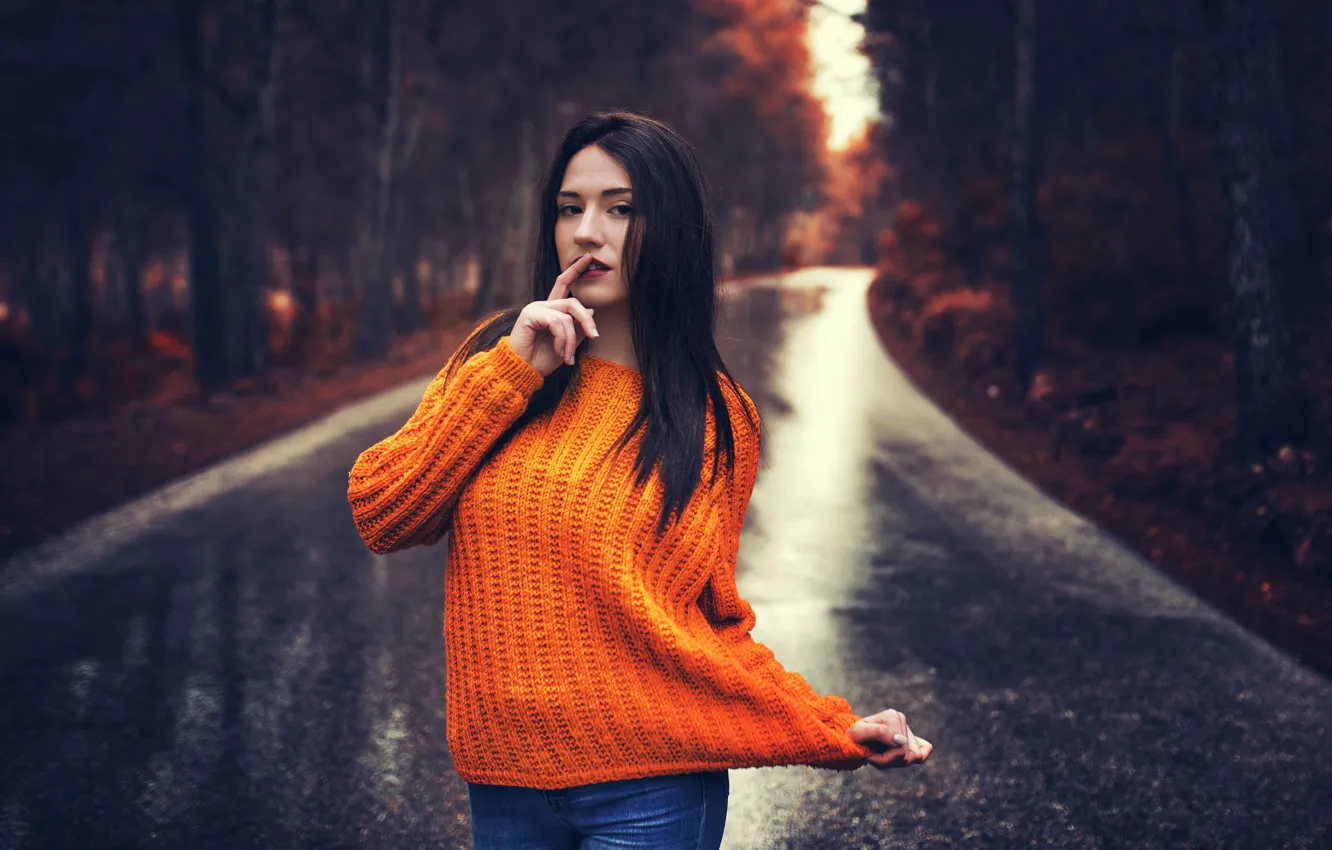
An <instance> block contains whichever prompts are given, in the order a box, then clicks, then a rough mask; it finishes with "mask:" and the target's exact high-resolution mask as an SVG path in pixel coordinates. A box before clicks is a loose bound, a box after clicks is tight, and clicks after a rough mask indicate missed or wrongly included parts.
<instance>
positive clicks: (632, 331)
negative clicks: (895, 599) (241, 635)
mask: <svg viewBox="0 0 1332 850" xmlns="http://www.w3.org/2000/svg"><path fill="white" fill-rule="evenodd" d="M705 198H706V194H705V188H704V181H703V177H702V174H701V172H700V170H699V167H698V164H697V161H696V159H695V156H694V153H693V151H692V149H691V148H690V146H689V145H688V144H687V143H686V142H685V141H684V140H683V139H681V138H680V137H679V136H678V135H677V134H675V133H674V132H673V131H672V130H670V129H669V128H667V127H666V126H665V125H663V124H660V123H658V122H656V121H653V120H651V119H648V118H645V117H643V116H639V115H634V114H632V113H622V112H620V113H598V114H595V115H592V116H590V117H588V118H587V119H585V120H583V121H581V122H579V123H578V124H577V125H575V126H574V127H573V128H572V129H571V130H570V131H569V133H568V134H567V135H566V137H565V139H564V141H563V143H562V145H561V146H560V149H559V150H558V152H557V153H556V155H555V158H554V161H553V162H552V163H551V166H550V169H549V171H548V172H547V175H546V181H545V186H544V188H543V190H542V192H541V210H540V217H541V222H540V227H539V233H538V244H537V246H536V251H535V256H534V263H533V267H534V274H533V280H532V301H531V303H528V304H526V305H525V306H522V307H516V308H513V309H510V310H505V311H503V312H500V313H497V314H495V315H493V316H491V317H489V318H488V319H487V320H486V321H484V322H483V323H482V324H481V325H480V326H479V327H478V328H477V329H476V330H475V331H473V332H472V334H471V335H470V336H469V337H468V338H467V340H466V341H465V342H464V343H463V345H462V346H461V347H460V348H459V349H458V351H457V352H456V353H455V354H454V355H453V356H452V357H451V358H450V359H449V361H448V363H447V364H445V366H444V368H443V369H441V371H440V373H439V375H438V376H437V377H436V378H435V380H434V381H433V382H432V383H431V384H430V386H429V387H428V388H427V389H426V392H425V396H424V398H423V399H422V400H421V403H420V406H419V407H418V408H417V410H416V412H415V413H414V414H413V415H412V417H411V418H410V419H409V420H408V421H407V423H406V424H405V425H403V427H402V428H401V429H399V430H398V432H397V433H395V434H393V435H392V436H390V437H388V438H386V439H384V440H382V441H380V442H379V443H376V444H375V445H374V446H371V447H370V448H369V449H367V450H366V451H365V452H363V453H362V454H361V455H360V457H359V458H358V459H357V461H356V464H355V466H354V467H353V468H352V470H351V474H350V478H349V485H348V500H349V502H350V503H351V507H352V513H353V517H354V519H355V522H356V526H357V529H358V530H359V531H360V534H361V536H362V539H363V540H364V541H365V543H366V545H367V546H369V548H370V549H372V550H373V551H375V552H380V553H384V552H391V551H395V550H398V549H403V548H406V547H409V546H415V545H422V544H431V543H435V542H437V541H438V540H440V539H441V538H442V537H443V536H444V534H445V532H447V531H451V532H452V533H451V534H450V536H449V547H448V566H447V569H446V571H445V610H444V637H445V653H446V656H447V667H448V670H447V703H448V704H447V735H448V743H449V748H450V751H451V753H452V755H453V759H454V765H455V768H456V769H457V771H458V774H459V775H460V776H461V777H462V778H463V779H464V780H466V781H467V783H468V794H469V804H470V807H471V815H472V829H473V840H474V842H475V846H476V847H477V848H478V850H489V848H517V847H522V848H552V850H554V849H555V848H561V849H562V848H568V850H575V848H602V847H645V848H646V847H651V848H660V850H671V849H672V848H690V850H694V848H717V847H718V846H719V845H720V843H721V836H722V830H723V827H724V825H725V820H726V809H727V796H728V793H729V777H728V773H727V771H728V770H729V769H730V768H743V767H759V766H766V765H786V764H807V765H813V766H816V767H825V768H830V769H838V770H850V769H855V768H857V767H860V766H862V765H864V764H870V765H872V766H874V767H877V768H887V767H900V766H907V765H911V764H918V763H920V762H923V761H924V760H925V759H926V758H927V757H928V756H929V754H930V751H931V749H932V747H931V745H930V744H929V742H927V741H925V740H924V739H923V738H918V737H916V736H915V735H914V734H912V732H911V730H910V728H908V726H907V723H906V718H905V717H904V716H903V715H902V714H901V713H900V712H897V711H893V710H888V711H884V712H880V713H878V714H876V715H874V716H872V717H861V716H860V715H857V714H855V713H853V712H852V711H851V707H850V705H849V704H848V703H847V701H846V700H845V699H843V698H841V697H839V696H832V695H830V696H823V695H820V694H818V693H817V692H815V691H814V690H813V689H812V688H811V687H810V686H809V684H808V683H807V682H806V681H805V679H804V678H803V677H801V676H800V675H799V674H798V673H794V672H790V671H787V670H786V669H784V668H783V667H782V665H781V664H780V663H779V662H778V661H777V659H776V658H774V656H773V653H772V652H771V650H769V649H768V648H766V647H764V646H763V645H762V644H759V643H757V642H755V641H754V640H753V638H752V637H751V636H750V630H751V629H752V628H753V626H754V621H755V618H754V611H753V609H752V608H751V607H750V605H749V604H748V603H747V602H746V601H745V600H744V599H742V598H741V597H740V595H739V593H738V592H737V590H736V584H735V566H736V553H737V550H738V547H739V542H740V530H741V526H742V524H743V521H744V516H745V511H746V509H747V506H748V503H749V497H750V494H751V492H752V490H753V487H754V481H755V479H756V477H757V475H758V469H759V451H760V433H761V432H760V421H759V414H758V410H757V408H756V407H755V406H754V403H753V401H752V400H751V399H750V397H749V396H748V394H746V393H745V392H744V390H743V389H742V388H741V387H740V386H739V384H738V383H736V382H735V381H734V380H733V379H732V378H731V376H730V373H729V372H728V371H727V370H726V367H725V365H724V364H723V363H722V359H721V357H720V355H719V353H718V351H717V347H716V342H715V339H714V332H715V327H716V306H717V289H716V281H715V280H714V278H713V241H712V226H711V216H710V213H709V211H708V208H707V204H706V201H705Z"/></svg>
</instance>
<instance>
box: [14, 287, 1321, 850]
mask: <svg viewBox="0 0 1332 850" xmlns="http://www.w3.org/2000/svg"><path fill="white" fill-rule="evenodd" d="M867 284H868V273H867V272H862V271H853V270H809V271H805V272H802V273H799V274H797V275H793V276H790V277H787V278H784V279H781V280H779V281H774V282H773V284H772V285H764V286H758V287H755V288H747V289H745V290H743V291H741V292H738V293H736V294H735V295H734V296H733V297H732V298H730V299H729V300H728V305H727V308H726V314H727V318H726V321H725V322H724V324H723V329H722V336H723V337H725V341H724V343H723V347H724V351H725V353H726V355H727V360H728V364H729V365H730V366H731V367H732V369H733V371H734V372H735V373H736V375H737V376H738V377H739V378H740V380H741V382H742V383H743V384H744V385H745V386H746V388H748V389H749V390H750V391H751V393H752V394H753V395H754V396H755V398H756V400H757V401H758V402H759V405H760V407H761V408H762V410H763V413H764V416H765V419H766V422H767V425H768V428H769V443H768V451H769V454H768V461H767V464H768V465H767V466H766V468H765V469H764V470H763V471H762V473H761V474H760V476H759V480H758V485H757V488H756V490H755V494H754V499H753V502H752V503H751V508H750V515H749V523H748V525H747V529H746V536H745V538H744V541H743V543H742V546H741V561H742V562H741V565H740V578H739V581H740V588H741V591H742V592H743V593H744V594H745V596H746V597H747V598H748V599H749V600H750V601H751V602H752V603H753V604H754V607H755V609H756V611H757V613H758V625H757V627H756V628H755V636H756V637H757V638H758V639H759V640H761V641H763V642H764V643H766V644H767V645H768V646H770V647H771V648H772V649H773V650H774V651H775V652H776V654H777V657H778V658H779V659H781V660H782V661H783V663H785V664H786V666H787V667H788V668H790V669H794V670H798V671H800V672H801V673H802V674H804V675H805V677H806V678H807V679H808V680H809V681H810V682H811V683H812V684H813V685H814V686H815V687H816V688H818V689H819V690H821V691H824V692H829V691H832V692H837V693H840V694H842V695H844V696H846V697H847V698H848V699H849V700H850V701H851V703H852V705H853V706H854V707H855V708H856V710H857V711H859V712H860V713H862V714H870V713H873V712H875V711H878V710H880V709H883V708H889V707H894V708H898V709H901V710H903V711H905V712H906V714H907V716H908V718H909V719H910V721H911V723H912V726H913V728H915V729H917V730H918V731H920V733H921V734H923V735H925V736H926V737H928V738H930V739H931V740H932V741H933V742H934V744H935V754H934V757H933V758H932V759H931V761H930V762H929V764H927V765H926V766H924V767H922V768H917V769H913V770H908V771H889V772H883V773H880V772H876V771H874V770H872V769H870V768H865V769H862V770H859V771H856V772H854V773H834V772H830V771H819V770H814V769H812V768H806V767H784V768H764V769H759V770H743V771H732V772H731V782H732V785H731V800H730V817H729V819H728V824H727V830H726V841H725V844H724V846H725V847H726V848H730V849H731V850H740V848H754V850H759V848H786V847H790V848H862V847H863V848H878V847H903V848H911V847H951V846H985V847H1181V848H1182V847H1197V848H1215V847H1242V848H1249V847H1252V848H1266V847H1309V848H1315V847H1329V846H1332V740H1330V739H1329V735H1328V732H1327V728H1328V721H1329V720H1332V687H1329V684H1328V683H1327V682H1326V681H1325V680H1323V679H1321V678H1319V677H1317V676H1314V675H1313V674H1311V673H1308V672H1307V671H1305V670H1304V669H1303V668H1300V667H1298V666H1296V665H1294V664H1292V663H1291V662H1290V661H1288V660H1287V659H1286V658H1285V657H1284V656H1282V655H1281V654H1279V653H1278V652H1276V651H1275V650H1272V649H1271V648H1269V647H1267V646H1266V645H1265V644H1263V643H1261V642H1259V641H1257V640H1256V639H1254V638H1252V637H1251V636H1249V635H1247V634H1246V633H1244V632H1242V631H1241V630H1240V629H1239V628H1238V627H1236V626H1234V625H1232V624H1231V623H1229V622H1228V621H1226V620H1224V619H1223V618H1221V617H1219V616H1218V615H1216V614H1215V613H1214V612H1212V611H1211V610H1210V609H1208V608H1205V607H1203V606H1202V605H1200V604H1199V603H1197V602H1196V601H1195V600H1194V599H1193V598H1192V597H1190V596H1188V595H1187V594H1185V593H1183V592H1182V591H1180V590H1178V589H1177V588H1175V587H1174V585H1172V584H1170V583H1169V582H1167V581H1166V580H1165V579H1163V578H1161V577H1160V576H1159V575H1158V574H1156V573H1155V572H1154V571H1153V570H1152V569H1151V568H1150V567H1148V566H1147V565H1145V564H1144V563H1142V562H1141V561H1140V560H1138V559H1137V558H1135V557H1134V556H1133V555H1131V554H1130V553H1128V552H1126V551H1125V550H1123V549H1122V548H1121V547H1119V546H1118V544H1116V543H1115V542H1114V541H1113V540H1111V539H1109V538H1107V537H1105V536H1104V535H1103V534H1102V533H1100V532H1099V531H1098V530H1096V529H1095V528H1092V527H1090V526H1088V525H1087V524H1085V523H1084V522H1082V521H1081V520H1079V519H1078V518H1076V517H1074V516H1072V515H1070V514H1068V513H1066V512H1064V511H1062V510H1061V509H1059V508H1057V507H1055V506H1054V505H1052V504H1051V503H1050V502H1049V501H1048V500H1046V499H1045V498H1044V497H1042V496H1041V495H1040V494H1039V493H1037V492H1036V491H1035V490H1033V489H1032V488H1031V487H1030V486H1028V485H1027V484H1025V483H1024V482H1022V481H1021V480H1020V479H1018V478H1016V477H1015V476H1014V475H1013V474H1012V473H1010V472H1009V471H1008V470H1007V469H1005V468H1004V467H1003V466H1002V465H1001V464H1000V463H999V462H998V461H996V460H994V459H993V458H991V457H989V456H988V455H986V454H985V453H984V452H982V451H980V450H979V449H978V448H977V447H976V446H975V445H974V444H972V443H971V442H970V441H969V440H967V439H966V438H965V437H964V436H963V435H961V434H960V433H959V432H958V431H957V430H956V429H955V428H954V427H953V426H952V424H951V423H949V422H948V421H947V420H946V419H944V418H943V417H942V416H941V415H940V414H939V413H938V412H937V411H935V410H934V409H933V408H932V407H931V406H930V405H929V404H928V403H927V402H925V401H924V400H923V399H922V398H921V397H920V396H919V395H918V394H917V393H916V392H915V391H914V389H912V388H911V386H910V384H909V383H907V381H906V380H905V379H904V378H903V377H902V375H901V374H900V373H899V372H898V370H897V369H896V367H894V366H893V365H892V364H891V363H890V362H889V361H888V360H887V359H886V358H885V357H884V355H883V354H882V352H881V350H880V349H879V347H878V345H877V342H876V341H875V339H874V336H873V333H872V330H871V329H870V327H869V325H868V322H867V319H866V315H865V309H864V296H865V288H866V286H867ZM423 388H424V381H422V382H420V383H419V384H415V385H413V386H410V387H406V388H401V389H399V390H397V391H396V392H392V393H390V394H388V395H386V396H384V397H381V398H380V399H378V400H376V401H374V402H373V403H367V404H362V405H358V406H355V407H353V408H349V409H348V410H346V411H344V412H342V413H339V414H336V415H335V416H334V417H333V418H331V419H329V420H325V421H323V422H321V423H318V424H316V425H314V426H312V427H311V428H309V429H306V430H304V431H302V432H300V433H298V434H297V435H295V436H293V437H292V438H290V439H287V440H284V441H281V442H278V443H274V444H270V445H268V446H266V447H263V448H261V449H259V450H256V451H255V452H252V453H250V454H248V455H245V456H243V457H241V458H238V459H236V460H234V461H232V462H229V463H227V464H224V465H223V466H220V467H215V468H214V469H212V470H209V471H207V472H205V473H203V474H201V475H199V476H196V477H194V478H192V479H189V480H187V481H185V482H181V483H180V484H177V485H174V486H173V487H171V488H169V489H168V490H166V491H163V492H160V493H157V494H154V495H153V496H151V497H148V498H146V499H144V500H140V501H139V502H136V503H135V504H133V505H130V506H127V507H126V508H125V509H123V510H121V511H119V512H117V513H115V514H113V515H110V516H108V517H104V518H102V519H99V520H97V521H94V522H92V523H90V524H88V525H87V526H85V527H83V528H82V529H80V530H78V531H76V532H75V533H74V534H72V535H70V536H68V537H66V538H63V539H61V540H59V541H53V542H52V543H50V544H48V545H46V546H44V547H42V548H41V549H39V550H35V551H32V552H29V553H25V554H22V555H20V556H18V557H17V558H15V559H12V560H11V561H9V562H7V563H5V564H0V850H7V849H8V848H54V847H79V848H93V847H108V848H110V847H114V848H122V847H123V848H133V847H171V848H174V847H181V848H185V847H188V848H200V850H205V849H207V850H211V848H239V847H273V848H286V847H370V848H415V847H421V848H454V847H457V848H463V847H469V846H470V840H469V827H468V818H467V804H466V791H465V786H464V784H463V783H462V782H461V780H459V779H458V778H457V776H455V775H454V774H453V772H452V770H451V762H450V759H449V754H448V751H447V748H446V746H445V734H444V675H443V673H444V657H443V646H442V638H441V637H440V628H441V615H442V607H443V570H444V563H443V560H442V559H443V555H444V548H443V546H439V547H432V548H423V549H415V550H409V551H407V552H403V553H398V554H394V555H391V556H388V557H386V558H380V557H376V556H373V555H371V554H370V553H369V552H367V551H366V550H365V549H364V548H363V546H362V545H361V543H360V541H359V539H358V537H357V535H356V531H355V529H354V528H353V526H352V523H351V519H350V514H349V510H348V508H347V505H346V502H345V486H346V475H347V470H348V469H349V467H350V465H351V462H352V460H353V459H354V458H355V456H356V454H357V452H359V451H360V450H361V449H363V448H365V447H366V446H368V445H369V444H370V443H372V442H373V441H374V440H376V439H378V438H380V437H382V436H384V435H385V434H387V433H389V432H391V431H392V430H394V429H395V428H396V427H397V426H398V425H399V424H401V422H402V421H404V420H405V418H406V416H407V415H408V414H409V413H410V411H411V409H412V408H413V407H414V405H415V402H416V401H417V400H418V399H419V397H420V393H421V390H422V389H423Z"/></svg>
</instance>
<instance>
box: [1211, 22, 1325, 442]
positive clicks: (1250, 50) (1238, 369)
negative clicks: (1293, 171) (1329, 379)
mask: <svg viewBox="0 0 1332 850" xmlns="http://www.w3.org/2000/svg"><path fill="white" fill-rule="evenodd" d="M1219 23H1220V27H1219V30H1218V38H1217V39H1216V42H1215V49H1214V51H1213V54H1214V58H1215V62H1216V64H1217V70H1218V72H1219V73H1218V74H1217V76H1216V78H1217V81H1218V85H1219V86H1220V91H1219V92H1218V98H1217V103H1218V106H1219V118H1220V124H1221V126H1220V131H1221V132H1220V146H1219V151H1218V152H1219V154H1220V159H1221V174H1222V175H1223V180H1224V183H1225V188H1226V193H1227V196H1228V198H1229V201H1230V204H1229V206H1230V211H1229V213H1230V262H1229V274H1228V278H1229V282H1230V292H1231V312H1232V321H1233V328H1234V334H1233V341H1234V346H1235V379H1236V380H1235V388H1236V402H1237V406H1238V413H1239V424H1240V440H1241V446H1242V451H1243V452H1244V453H1245V455H1246V456H1247V457H1248V458H1251V459H1256V458H1260V457H1262V456H1264V455H1266V454H1267V453H1269V452H1271V451H1272V450H1274V449H1276V448H1277V447H1279V446H1281V445H1283V444H1286V443H1288V442H1292V441H1294V440H1295V439H1296V438H1297V437H1298V436H1299V433H1300V431H1301V426H1302V424H1303V410H1302V406H1301V404H1300V402H1299V401H1298V393H1297V388H1296V380H1295V374H1296V371H1295V366H1294V351H1293V346H1292V345H1291V335H1290V327H1289V320H1288V318H1287V315H1286V312H1285V309H1284V305H1283V298H1282V290H1281V285H1280V282H1279V281H1278V279H1277V275H1278V271H1279V269H1281V268H1282V265H1283V264H1282V263H1281V262H1280V256H1279V254H1280V250H1281V246H1280V234H1279V233H1278V232H1277V225H1278V222H1279V221H1280V217H1281V208H1282V205H1283V204H1284V203H1287V202H1288V199H1287V198H1285V197H1284V196H1283V192H1284V191H1285V190H1286V188H1287V187H1286V186H1285V185H1284V181H1282V180H1281V179H1280V177H1279V175H1280V173H1281V172H1280V170H1279V166H1278V163H1277V158H1276V153H1275V150H1274V144H1273V142H1274V140H1273V132H1274V128H1273V118H1274V114H1275V113H1276V111H1277V110H1279V109H1280V108H1282V104H1280V98H1281V95H1282V92H1281V90H1280V88H1279V87H1278V86H1277V80H1278V76H1277V71H1276V69H1277V65H1276V62H1277V58H1276V52H1275V43H1274V39H1273V36H1272V26H1271V21H1270V19H1269V18H1268V11H1267V7H1266V6H1265V4H1264V3H1263V2H1262V0H1223V2H1222V6H1221V18H1220V21H1219ZM1286 267H1287V268H1289V265H1287V266H1286Z"/></svg>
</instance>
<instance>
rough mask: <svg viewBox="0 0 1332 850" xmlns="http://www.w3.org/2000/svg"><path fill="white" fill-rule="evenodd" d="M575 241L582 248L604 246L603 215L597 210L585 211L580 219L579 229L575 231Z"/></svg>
mask: <svg viewBox="0 0 1332 850" xmlns="http://www.w3.org/2000/svg"><path fill="white" fill-rule="evenodd" d="M574 241H575V242H577V243H578V246H579V247H580V248H596V247H598V246H600V245H601V244H602V232H601V214H600V213H599V212H597V211H596V210H593V209H589V210H585V211H584V212H583V214H582V215H581V216H579V218H578V227H576V228H575V229H574Z"/></svg>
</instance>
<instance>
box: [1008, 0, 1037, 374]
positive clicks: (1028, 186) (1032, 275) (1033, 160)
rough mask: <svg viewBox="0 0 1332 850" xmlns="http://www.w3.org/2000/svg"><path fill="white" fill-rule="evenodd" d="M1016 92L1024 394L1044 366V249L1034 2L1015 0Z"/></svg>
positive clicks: (1015, 214) (1017, 317)
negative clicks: (1039, 197)
mask: <svg viewBox="0 0 1332 850" xmlns="http://www.w3.org/2000/svg"><path fill="white" fill-rule="evenodd" d="M1015 36H1016V37H1015V43H1016V47H1017V50H1016V60H1017V62H1016V65H1017V74H1016V81H1015V82H1016V88H1015V92H1014V98H1013V112H1014V115H1013V188H1012V193H1013V195H1012V197H1013V200H1012V209H1011V210H1010V212H1009V219H1010V221H1009V228H1010V238H1011V240H1012V252H1013V257H1012V263H1013V281H1012V287H1011V291H1010V297H1011V298H1012V303H1013V325H1014V327H1013V331H1014V334H1015V336H1016V343H1017V378H1018V382H1019V384H1021V386H1022V391H1023V392H1024V393H1028V392H1030V391H1031V389H1032V382H1033V379H1034V378H1035V376H1036V374H1037V372H1039V371H1040V370H1041V368H1042V366H1043V365H1044V359H1045V351H1044V347H1045V328H1044V310H1043V306H1042V303H1041V290H1042V285H1043V283H1044V280H1043V278H1044V269H1043V263H1042V262H1041V253H1042V251H1041V249H1042V247H1043V244H1044V240H1043V234H1042V231H1041V221H1040V211H1039V210H1038V209H1037V204H1036V187H1037V185H1038V184H1039V165H1038V162H1039V160H1038V154H1037V145H1036V127H1035V123H1036V121H1035V117H1036V0H1018V18H1017V28H1016V33H1015Z"/></svg>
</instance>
